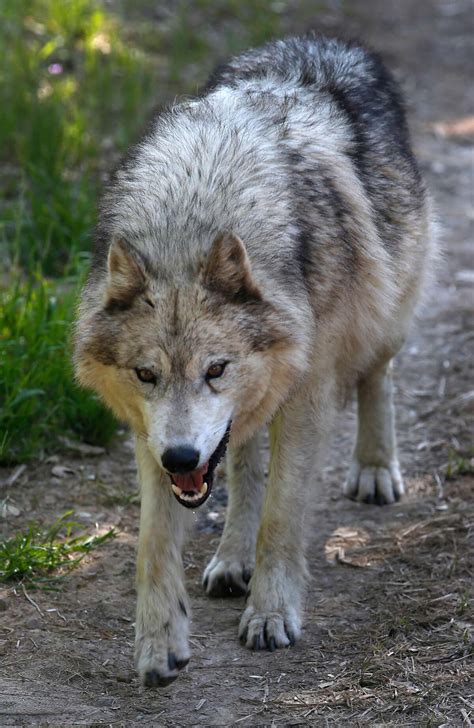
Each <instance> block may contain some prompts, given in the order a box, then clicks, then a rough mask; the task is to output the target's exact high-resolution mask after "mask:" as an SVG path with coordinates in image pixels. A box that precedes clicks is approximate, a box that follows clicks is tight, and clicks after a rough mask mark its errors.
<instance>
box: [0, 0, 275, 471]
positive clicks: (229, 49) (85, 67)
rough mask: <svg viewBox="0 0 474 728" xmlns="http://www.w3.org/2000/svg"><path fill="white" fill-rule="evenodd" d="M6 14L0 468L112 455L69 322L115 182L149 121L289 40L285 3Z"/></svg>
mask: <svg viewBox="0 0 474 728" xmlns="http://www.w3.org/2000/svg"><path fill="white" fill-rule="evenodd" d="M112 7H113V9H114V11H115V12H112V11H111V9H110V6H109V5H108V4H105V3H103V2H101V0H2V2H1V3H0V57H1V59H2V62H1V63H0V109H1V112H0V260H1V261H2V262H6V266H5V268H4V269H2V270H1V271H0V463H8V464H9V463H14V462H18V461H22V460H26V459H28V458H31V457H35V456H37V455H39V454H41V453H42V452H43V451H49V450H54V449H56V448H57V447H58V437H57V436H58V435H59V434H65V433H67V434H71V435H73V436H76V437H79V438H84V439H86V440H87V441H88V442H90V443H93V444H94V443H96V444H104V443H106V442H107V441H108V440H109V439H110V437H111V436H112V435H113V432H114V431H115V427H116V425H115V423H114V421H113V419H112V417H111V416H110V415H109V414H107V413H105V412H104V409H103V407H102V406H101V405H100V403H99V402H97V400H96V399H95V398H94V397H93V396H91V395H90V394H88V393H85V392H83V391H80V390H79V389H78V388H77V387H76V386H75V385H74V383H73V380H72V369H71V364H70V350H69V345H68V341H69V338H70V330H71V324H72V321H73V316H74V308H75V301H76V292H77V284H78V281H79V280H80V279H81V278H82V277H83V275H84V270H85V268H86V266H87V261H88V258H89V251H90V247H91V230H92V229H93V226H94V224H95V221H96V206H97V198H98V195H99V191H100V188H101V185H102V182H103V179H104V176H105V175H106V172H107V171H108V170H109V169H110V168H111V167H112V166H113V165H114V164H115V163H116V161H117V160H118V158H119V157H120V155H121V153H122V152H123V151H124V150H125V149H126V148H127V147H128V146H129V144H130V143H131V142H133V141H134V140H135V139H136V138H137V136H138V135H139V133H140V131H141V129H142V128H143V127H144V125H145V123H146V121H147V119H148V118H149V116H150V114H151V110H152V109H153V108H155V107H156V106H158V105H160V104H163V103H167V102H169V101H170V100H171V99H172V98H174V97H175V96H176V95H177V94H180V93H186V94H187V93H193V92H195V90H196V89H197V87H198V85H199V84H200V83H202V82H203V81H204V80H205V78H206V75H207V74H208V72H209V71H210V70H211V68H212V67H213V66H214V64H215V63H216V62H217V61H219V60H222V59H224V58H225V57H226V56H227V55H228V54H229V53H234V52H237V51H238V50H240V49H241V48H243V47H247V46H251V45H256V44H258V43H261V42H263V41H265V40H268V39H269V38H271V37H273V36H276V35H279V34H280V33H281V14H282V12H283V10H284V8H285V3H283V2H270V3H269V2H266V1H265V2H263V0H253V1H252V2H251V1H250V0H194V1H193V2H192V3H188V2H184V1H181V2H177V3H173V4H170V5H169V7H168V6H167V11H166V12H164V14H163V16H162V18H161V20H160V17H159V14H158V16H157V14H156V10H157V6H156V3H155V2H153V1H152V0H133V2H132V0H117V2H115V3H114V4H113V5H112Z"/></svg>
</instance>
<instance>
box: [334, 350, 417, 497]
mask: <svg viewBox="0 0 474 728" xmlns="http://www.w3.org/2000/svg"><path fill="white" fill-rule="evenodd" d="M392 389H393V387H392V362H391V361H390V362H388V363H387V362H383V363H382V364H380V365H379V366H377V367H375V368H374V369H373V370H372V371H371V372H369V374H368V375H367V376H366V377H365V378H364V380H363V381H361V382H360V383H359V385H358V387H357V400H358V420H359V424H358V430H357V443H356V446H355V450H354V454H353V458H352V464H351V467H350V469H349V474H348V477H347V480H346V483H345V485H344V494H345V495H347V496H348V497H349V498H354V499H356V500H358V501H361V502H363V503H377V504H378V505H385V504H387V503H395V501H397V500H399V499H400V497H401V496H402V495H403V492H404V487H403V480H402V476H401V474H400V467H399V464H398V458H397V448H396V437H395V412H394V407H393V393H392Z"/></svg>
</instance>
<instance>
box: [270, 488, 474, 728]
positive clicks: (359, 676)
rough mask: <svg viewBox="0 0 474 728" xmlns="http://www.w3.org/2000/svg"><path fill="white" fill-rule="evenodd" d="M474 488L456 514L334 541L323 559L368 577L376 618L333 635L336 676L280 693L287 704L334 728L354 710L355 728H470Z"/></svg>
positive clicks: (342, 533) (352, 532) (473, 703)
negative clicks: (373, 727)
mask: <svg viewBox="0 0 474 728" xmlns="http://www.w3.org/2000/svg"><path fill="white" fill-rule="evenodd" d="M472 485H473V481H472V479H470V478H469V479H468V478H465V479H464V480H463V481H462V486H461V487H462V490H463V491H465V492H464V502H462V501H459V503H462V507H459V503H458V502H457V499H454V500H453V501H452V503H451V512H447V513H443V514H442V515H432V516H430V517H428V518H425V519H421V518H419V519H417V520H414V521H413V522H412V523H410V524H407V523H406V521H405V522H404V523H403V524H400V525H397V527H392V528H390V529H385V530H383V531H380V532H375V533H368V532H367V531H365V530H364V529H362V528H354V529H338V530H337V531H336V532H335V533H334V534H333V535H332V537H331V539H330V540H329V541H328V544H327V545H326V556H327V557H328V558H329V559H333V560H334V561H337V562H339V563H342V564H344V565H346V568H347V567H349V568H350V567H356V568H359V569H361V578H364V576H363V574H364V575H365V574H367V579H366V583H364V597H363V606H364V609H366V611H367V612H368V613H369V614H370V620H369V621H366V620H361V622H359V623H358V624H354V625H349V626H344V627H343V628H341V629H338V630H337V632H336V634H332V637H333V639H332V640H328V641H327V642H325V643H324V645H322V646H321V649H322V651H323V652H327V654H328V662H329V660H330V659H333V658H334V659H336V660H337V662H338V664H339V665H340V666H341V669H340V670H339V672H337V674H336V673H335V672H334V670H333V677H331V678H330V679H328V678H326V679H324V680H321V679H320V680H318V681H317V682H316V684H315V686H314V689H310V690H301V691H298V692H296V693H295V692H294V691H293V692H288V693H283V694H281V695H280V696H279V698H278V701H279V702H280V704H281V705H282V706H285V707H286V708H287V709H289V708H290V706H291V712H292V713H293V714H297V715H298V717H300V718H304V719H305V720H308V721H311V720H313V721H316V720H317V718H318V717H320V718H322V717H324V720H325V721H328V722H329V724H333V725H338V715H339V716H340V718H341V719H342V715H344V722H347V707H349V708H350V709H351V710H353V711H354V712H353V714H352V715H351V717H350V718H351V719H353V720H354V723H353V725H403V726H412V725H413V726H419V725H424V726H443V725H445V726H448V725H449V726H454V725H456V726H461V725H466V726H471V725H472V722H471V721H472V719H473V716H474V700H473V698H474V690H473V689H472V685H473V682H472V678H473V674H472V656H473V655H472V653H473V647H472V645H473V643H472V607H471V604H470V591H471V589H472V584H473V583H474V582H473V578H472V577H473V560H472V553H473V549H472V539H473V535H474V507H472V506H466V503H469V498H468V497H466V496H468V494H469V492H470V490H471V489H472ZM368 567H375V568H368ZM363 570H364V571H363ZM331 653H332V654H331ZM342 709H343V710H342ZM427 715H428V716H429V717H428V718H427V717H426V716H427Z"/></svg>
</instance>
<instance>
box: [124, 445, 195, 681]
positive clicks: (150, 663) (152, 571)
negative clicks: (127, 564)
mask: <svg viewBox="0 0 474 728" xmlns="http://www.w3.org/2000/svg"><path fill="white" fill-rule="evenodd" d="M136 455H137V463H138V473H139V479H140V488H141V513H140V535H139V540H138V558H137V617H136V630H135V632H136V634H135V659H136V663H137V669H138V672H139V674H140V678H141V681H142V683H143V684H144V685H146V686H147V687H162V686H165V685H168V684H169V683H170V682H172V681H173V680H174V679H175V678H177V677H178V674H179V670H181V669H182V668H183V667H184V666H185V665H186V664H187V663H188V661H189V655H190V653H189V647H188V631H189V616H188V615H189V605H188V597H187V594H186V589H185V586H184V571H183V564H182V559H181V549H182V545H183V540H184V535H185V527H186V525H187V523H186V522H187V521H190V519H191V518H192V516H191V514H190V512H187V511H186V509H185V508H183V506H181V505H180V504H179V503H178V502H177V501H176V499H175V497H174V495H173V493H172V490H171V487H170V484H169V479H168V477H167V476H165V474H164V473H163V471H162V470H160V468H159V467H158V465H157V464H156V462H155V460H154V459H153V457H152V456H151V454H150V452H149V451H148V448H147V445H146V443H145V442H143V441H141V440H138V441H137V445H136Z"/></svg>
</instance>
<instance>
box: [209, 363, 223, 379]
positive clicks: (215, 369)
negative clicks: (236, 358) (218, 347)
mask: <svg viewBox="0 0 474 728" xmlns="http://www.w3.org/2000/svg"><path fill="white" fill-rule="evenodd" d="M226 365H227V362H226V361H222V362H217V363H216V364H211V366H210V367H209V369H208V370H207V372H206V380H207V381H209V379H218V378H219V377H222V375H223V374H224V369H225V368H226Z"/></svg>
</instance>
